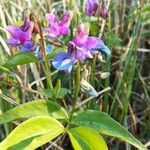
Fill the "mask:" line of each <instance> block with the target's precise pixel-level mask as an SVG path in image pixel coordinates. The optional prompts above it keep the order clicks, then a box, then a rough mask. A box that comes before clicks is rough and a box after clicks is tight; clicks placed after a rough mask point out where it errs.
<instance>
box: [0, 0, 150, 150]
mask: <svg viewBox="0 0 150 150" xmlns="http://www.w3.org/2000/svg"><path fill="white" fill-rule="evenodd" d="M73 2H75V3H73ZM66 3H67V0H66V1H65V0H62V1H61V0H41V1H40V0H26V1H23V0H1V1H0V65H3V64H4V63H6V61H7V60H9V58H10V56H12V55H14V54H15V53H17V51H19V50H18V49H17V50H16V49H10V48H9V47H8V45H7V44H6V39H7V37H8V34H7V33H6V32H5V30H4V27H5V26H6V25H8V24H16V23H19V22H18V21H19V20H21V18H22V12H23V10H25V9H26V8H29V9H30V10H31V11H32V12H34V13H35V14H36V15H37V16H38V18H39V19H40V20H41V22H42V24H43V26H46V24H45V14H46V13H47V12H50V10H52V9H55V10H56V11H57V13H58V14H62V12H63V11H65V9H70V8H71V9H73V10H74V11H76V12H77V13H82V11H83V10H84V9H83V8H82V6H83V5H82V0H76V1H75V0H73V1H72V5H67V4H66ZM107 4H108V6H109V18H108V20H107V21H105V20H102V19H99V20H97V19H95V18H94V17H92V18H88V17H87V18H85V16H84V17H83V16H82V15H83V14H81V18H80V19H81V20H82V21H84V22H86V23H89V25H90V34H92V35H93V34H94V35H98V36H99V37H101V38H102V39H103V40H104V41H105V42H106V44H107V46H108V47H109V48H110V49H111V50H112V57H111V58H108V59H107V60H106V63H104V64H102V63H99V61H98V59H97V58H95V59H94V61H93V60H92V61H90V64H89V63H87V66H88V68H89V73H90V79H89V81H90V83H91V84H92V85H93V87H94V88H95V89H96V90H97V91H100V90H102V89H105V88H107V87H108V86H110V87H111V88H112V90H111V92H106V93H104V94H103V95H101V96H99V97H98V98H94V99H93V100H92V101H90V102H88V103H87V105H86V106H81V107H80V108H78V109H77V111H80V109H82V107H84V108H92V109H101V110H103V111H105V112H107V113H108V114H109V115H111V117H113V118H115V119H116V120H117V121H119V122H120V123H121V124H122V125H124V126H125V127H126V128H127V129H129V130H130V132H132V133H133V135H135V136H136V137H137V138H138V139H139V140H140V141H141V142H142V143H144V144H145V145H146V146H147V147H148V146H150V141H149V139H150V118H149V117H150V65H149V64H150V24H149V22H150V1H149V0H107ZM72 26H74V24H72ZM62 40H63V41H64V43H67V41H68V39H66V38H64V39H62ZM47 42H49V41H47ZM52 44H53V43H52ZM63 46H64V45H63ZM52 71H53V83H54V84H55V82H56V79H60V80H61V84H62V87H63V88H64V89H63V90H64V91H62V95H63V96H62V97H60V101H59V103H61V104H62V105H63V106H65V107H67V108H70V107H72V101H71V91H68V90H67V89H69V88H70V89H72V88H73V87H74V84H75V82H74V78H71V76H75V74H74V73H72V74H71V76H69V75H66V74H63V73H59V72H58V73H57V74H56V71H55V70H52ZM100 71H102V72H103V71H104V72H110V77H109V78H107V79H101V78H100ZM43 72H44V70H43V69H42V64H36V65H35V64H33V63H32V64H29V65H23V66H17V67H12V68H10V69H9V71H8V70H5V69H4V68H2V67H0V113H1V112H5V111H6V110H8V109H10V108H12V107H13V106H15V105H18V104H21V103H25V102H27V101H30V100H33V99H35V98H43V97H44V98H46V99H48V98H49V97H50V95H49V93H47V92H46V91H44V90H43V87H46V84H45V82H46V81H45V77H44V73H43ZM70 78H71V79H70ZM70 80H71V82H70ZM64 93H65V95H66V96H65V98H64ZM67 93H68V94H67ZM86 98H87V95H83V94H82V93H81V95H80V99H79V104H80V103H81V102H82V101H83V100H84V99H86ZM15 126H16V123H9V124H6V125H5V126H1V127H0V139H1V140H2V139H4V138H5V137H6V136H7V135H8V134H9V133H10V132H11V131H12V129H13V128H14V127H15ZM65 141H66V144H64V145H63V146H64V147H63V148H64V149H65V148H66V147H69V143H68V140H67V137H66V139H65ZM55 142H56V144H58V145H59V144H60V143H61V142H60V139H56V141H55ZM107 143H108V145H109V148H110V149H114V150H116V149H121V150H122V149H132V148H131V146H130V145H128V144H125V143H123V142H122V143H119V141H117V142H116V140H114V139H113V138H107ZM51 144H52V143H48V144H46V145H45V146H43V147H42V148H41V149H44V148H45V149H46V147H47V149H48V147H53V148H54V149H57V148H58V147H57V145H55V144H52V145H51ZM60 145H61V144H60ZM61 146H62V145H61ZM49 149H50V148H49ZM69 149H70V148H69Z"/></svg>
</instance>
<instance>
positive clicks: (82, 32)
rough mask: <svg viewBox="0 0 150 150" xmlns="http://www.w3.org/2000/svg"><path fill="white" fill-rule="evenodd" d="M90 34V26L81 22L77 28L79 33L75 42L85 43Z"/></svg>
mask: <svg viewBox="0 0 150 150" xmlns="http://www.w3.org/2000/svg"><path fill="white" fill-rule="evenodd" d="M88 35H89V28H88V27H87V26H85V25H84V24H80V25H79V26H78V28H77V33H76V36H75V38H74V42H76V43H85V42H86V41H87V38H88Z"/></svg>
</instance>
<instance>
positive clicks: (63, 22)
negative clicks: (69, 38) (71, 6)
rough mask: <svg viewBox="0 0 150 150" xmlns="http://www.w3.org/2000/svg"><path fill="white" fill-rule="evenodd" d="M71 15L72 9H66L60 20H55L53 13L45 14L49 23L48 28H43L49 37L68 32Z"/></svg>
mask: <svg viewBox="0 0 150 150" xmlns="http://www.w3.org/2000/svg"><path fill="white" fill-rule="evenodd" d="M72 17H73V12H72V11H66V13H65V14H64V15H63V16H62V18H61V19H60V20H57V18H56V16H55V15H54V14H53V13H49V14H46V19H47V21H48V24H49V28H46V29H45V32H46V33H47V35H48V37H49V38H56V37H58V36H61V35H67V34H70V29H69V26H70V22H71V20H72Z"/></svg>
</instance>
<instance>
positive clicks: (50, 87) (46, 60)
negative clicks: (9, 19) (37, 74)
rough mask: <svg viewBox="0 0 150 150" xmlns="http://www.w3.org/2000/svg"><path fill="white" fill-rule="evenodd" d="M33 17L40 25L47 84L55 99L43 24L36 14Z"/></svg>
mask: <svg viewBox="0 0 150 150" xmlns="http://www.w3.org/2000/svg"><path fill="white" fill-rule="evenodd" d="M31 15H32V16H33V18H34V19H35V20H36V21H37V24H38V28H39V34H40V37H41V40H40V44H41V54H42V56H43V58H44V64H45V74H46V78H47V83H48V85H49V89H50V92H51V93H52V95H53V98H54V97H55V96H54V88H53V84H52V80H51V72H50V68H49V62H48V58H47V56H46V49H45V42H44V36H43V31H42V27H41V23H40V21H39V19H38V18H37V17H36V16H35V15H34V14H31Z"/></svg>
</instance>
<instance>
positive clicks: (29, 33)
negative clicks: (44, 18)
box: [5, 18, 53, 59]
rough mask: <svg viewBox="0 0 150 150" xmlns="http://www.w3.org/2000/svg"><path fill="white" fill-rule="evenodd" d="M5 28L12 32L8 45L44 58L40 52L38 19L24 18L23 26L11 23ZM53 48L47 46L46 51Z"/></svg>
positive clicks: (50, 50) (48, 51) (49, 51)
mask: <svg viewBox="0 0 150 150" xmlns="http://www.w3.org/2000/svg"><path fill="white" fill-rule="evenodd" d="M5 29H6V30H7V31H8V32H9V33H10V35H11V37H10V38H9V39H8V40H7V43H8V45H11V46H14V47H19V48H20V50H21V52H32V53H34V54H35V55H36V56H37V58H38V59H42V56H41V54H40V46H39V45H40V36H39V34H38V33H39V27H38V25H37V22H36V21H31V20H30V19H29V18H24V23H23V25H22V26H20V27H19V26H15V25H9V26H6V27H5ZM52 50H53V48H52V46H50V45H47V46H46V53H47V54H49V53H51V52H52Z"/></svg>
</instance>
